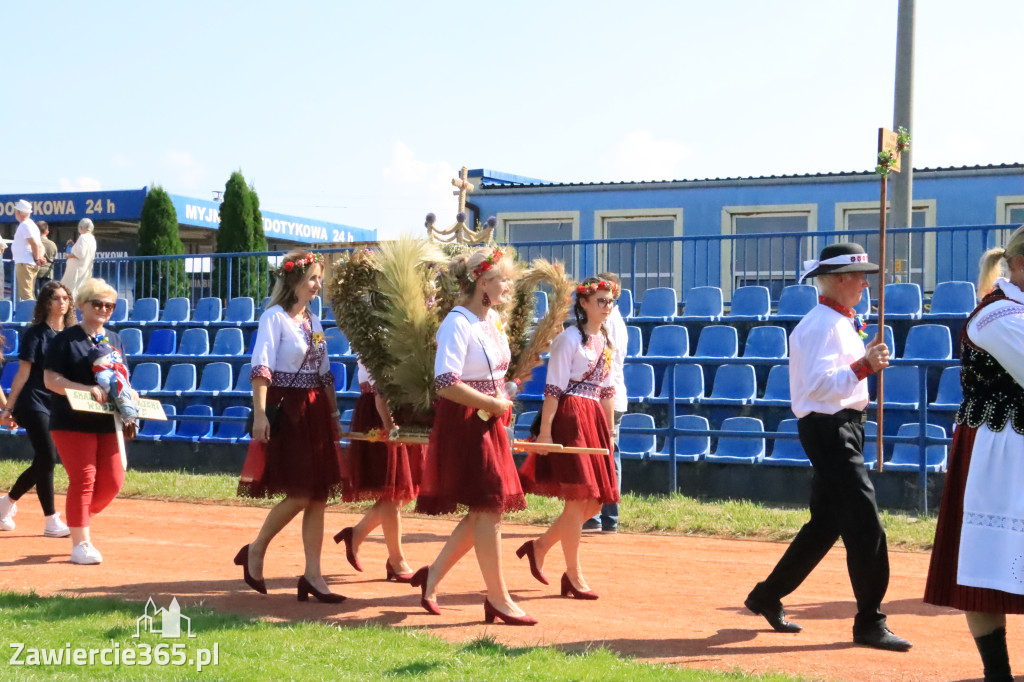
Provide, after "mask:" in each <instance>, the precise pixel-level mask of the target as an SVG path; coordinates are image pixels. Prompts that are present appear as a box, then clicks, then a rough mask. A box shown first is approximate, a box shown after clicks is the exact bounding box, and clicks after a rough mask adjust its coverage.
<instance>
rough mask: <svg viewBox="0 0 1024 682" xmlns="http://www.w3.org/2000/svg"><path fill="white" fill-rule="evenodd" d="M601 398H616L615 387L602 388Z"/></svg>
mask: <svg viewBox="0 0 1024 682" xmlns="http://www.w3.org/2000/svg"><path fill="white" fill-rule="evenodd" d="M601 397H602V398H614V397H615V387H614V386H605V387H604V388H602V389H601Z"/></svg>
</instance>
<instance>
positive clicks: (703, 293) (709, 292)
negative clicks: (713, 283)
mask: <svg viewBox="0 0 1024 682" xmlns="http://www.w3.org/2000/svg"><path fill="white" fill-rule="evenodd" d="M724 313H725V302H724V299H723V297H722V290H721V289H720V288H718V287H694V288H692V289H690V290H689V291H688V292H686V306H685V307H684V308H683V314H682V315H679V316H678V317H676V319H679V320H687V321H690V320H692V321H702V322H717V321H718V320H719V319H720V318H721V317H722V315H723V314H724Z"/></svg>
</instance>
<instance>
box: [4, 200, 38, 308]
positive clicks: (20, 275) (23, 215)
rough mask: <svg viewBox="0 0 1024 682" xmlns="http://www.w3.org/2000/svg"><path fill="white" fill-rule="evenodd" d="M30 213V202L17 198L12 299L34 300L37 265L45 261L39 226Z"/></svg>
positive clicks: (13, 244) (12, 246)
mask: <svg viewBox="0 0 1024 682" xmlns="http://www.w3.org/2000/svg"><path fill="white" fill-rule="evenodd" d="M30 215H32V204H30V203H28V202H27V201H25V200H24V199H19V200H18V203H16V204H15V205H14V217H15V219H16V220H17V221H18V229H17V231H16V232H15V233H14V241H13V242H12V243H11V253H12V254H13V258H14V301H15V302H18V301H34V300H35V299H36V295H35V284H36V275H37V274H38V273H39V266H40V265H44V264H45V263H46V258H45V255H44V253H43V242H42V240H41V238H40V236H39V228H38V227H36V224H35V223H34V222H32V219H31V218H30V217H29V216H30Z"/></svg>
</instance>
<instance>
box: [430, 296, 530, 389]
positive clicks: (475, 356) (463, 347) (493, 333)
mask: <svg viewBox="0 0 1024 682" xmlns="http://www.w3.org/2000/svg"><path fill="white" fill-rule="evenodd" d="M511 360H512V354H511V352H510V351H509V347H508V337H507V336H505V330H504V328H503V327H502V325H501V317H500V316H499V315H498V313H497V312H496V311H494V310H488V311H487V316H486V318H485V319H483V320H481V319H480V318H479V317H477V316H476V314H475V313H473V312H472V311H470V310H469V309H468V308H465V307H463V306H461V305H458V306H455V307H454V308H452V311H451V312H450V313H448V316H447V317H445V318H444V321H442V322H441V326H440V327H439V328H438V330H437V355H436V356H435V358H434V386H435V388H437V389H438V390H440V389H442V388H445V387H447V386H452V385H454V384H457V383H460V382H461V383H465V384H468V385H469V386H470V387H471V388H475V389H476V390H478V391H480V392H481V393H486V394H487V395H494V390H495V388H497V389H498V390H499V391H501V393H502V395H504V393H505V372H506V370H508V364H509V362H511Z"/></svg>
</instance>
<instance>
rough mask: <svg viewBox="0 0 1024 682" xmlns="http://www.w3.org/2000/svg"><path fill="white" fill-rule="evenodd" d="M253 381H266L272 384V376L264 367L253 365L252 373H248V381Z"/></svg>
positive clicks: (267, 368)
mask: <svg viewBox="0 0 1024 682" xmlns="http://www.w3.org/2000/svg"><path fill="white" fill-rule="evenodd" d="M253 379H266V380H267V381H269V382H271V383H273V381H274V374H273V372H271V371H270V368H269V367H267V366H266V365H255V366H254V367H253V368H252V372H250V373H249V381H250V382H251V381H252V380H253Z"/></svg>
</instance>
